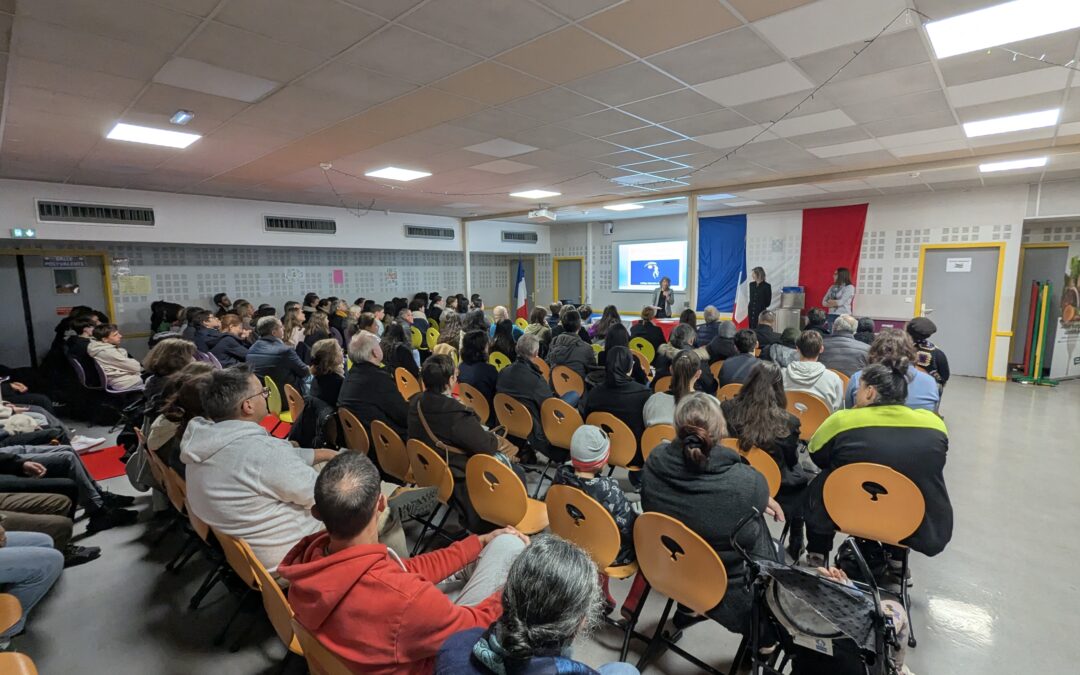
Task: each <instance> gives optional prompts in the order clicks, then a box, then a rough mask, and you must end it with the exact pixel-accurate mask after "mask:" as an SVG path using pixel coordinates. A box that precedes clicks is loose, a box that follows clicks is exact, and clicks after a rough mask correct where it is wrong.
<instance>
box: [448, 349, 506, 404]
mask: <svg viewBox="0 0 1080 675" xmlns="http://www.w3.org/2000/svg"><path fill="white" fill-rule="evenodd" d="M489 349H490V342H489V341H488V336H487V333H486V332H484V331H479V330H473V331H469V332H468V333H465V334H464V335H463V336H462V338H461V365H460V366H459V368H458V380H459V381H460V382H461V383H462V384H467V385H469V386H470V387H475V388H476V390H477V391H479V392H480V393H481V394H483V396H484V398H485V399H486V400H487V401H488V402H490V401H491V400H492V399H493V398H494V397H495V387H496V385H497V383H498V379H499V371H498V369H496V368H495V366H493V365H491V364H490V363H488V353H489V352H488V350H489ZM507 356H508V355H507ZM494 419H495V418H494V414H493V415H492V417H491V419H488V420H483V422H484V423H485V424H489V423H492V422H493V420H494Z"/></svg>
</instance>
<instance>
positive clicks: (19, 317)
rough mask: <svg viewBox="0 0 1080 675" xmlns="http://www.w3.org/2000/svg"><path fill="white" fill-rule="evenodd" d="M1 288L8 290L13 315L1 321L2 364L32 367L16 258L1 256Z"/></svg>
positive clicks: (11, 366) (10, 309) (9, 307)
mask: <svg viewBox="0 0 1080 675" xmlns="http://www.w3.org/2000/svg"><path fill="white" fill-rule="evenodd" d="M0 288H4V289H7V296H8V309H9V311H10V312H11V315H10V316H8V317H6V318H5V320H4V321H0V345H3V347H4V357H3V359H2V362H3V364H4V365H5V366H7V367H8V368H28V367H30V365H32V364H31V361H30V339H29V337H27V331H26V313H25V311H24V310H23V299H22V293H21V290H20V289H21V288H22V284H21V282H20V281H19V268H18V261H17V258H16V256H13V255H0Z"/></svg>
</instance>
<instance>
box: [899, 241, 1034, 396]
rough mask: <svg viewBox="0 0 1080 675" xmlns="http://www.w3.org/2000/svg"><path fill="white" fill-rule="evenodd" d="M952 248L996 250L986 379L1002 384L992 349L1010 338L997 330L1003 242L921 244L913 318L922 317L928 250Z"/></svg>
mask: <svg viewBox="0 0 1080 675" xmlns="http://www.w3.org/2000/svg"><path fill="white" fill-rule="evenodd" d="M952 248H996V249H997V251H998V264H997V278H996V280H995V281H994V314H993V318H992V319H991V321H990V348H989V350H988V352H989V353H988V354H987V357H986V379H987V380H991V381H994V382H1004V381H1005V378H1004V377H1001V376H995V375H994V351H995V350H994V347H995V341H996V339H997V338H1001V337H1003V338H1011V337H1012V331H999V330H998V311H999V310H1000V309H1001V281H1002V278H1003V276H1004V272H1005V242H1003V241H988V242H965V243H962V244H957V243H953V244H922V245H921V246H920V247H919V276H918V280H917V281H916V284H915V310H914V316H921V315H922V291H923V271H924V270H925V269H926V252H927V251H928V250H941V249H952ZM1006 353H1008V350H1006Z"/></svg>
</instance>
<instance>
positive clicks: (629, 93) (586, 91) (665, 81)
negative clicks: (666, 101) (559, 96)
mask: <svg viewBox="0 0 1080 675" xmlns="http://www.w3.org/2000/svg"><path fill="white" fill-rule="evenodd" d="M564 86H565V87H566V88H567V89H571V90H573V91H576V92H578V93H579V94H583V95H585V96H588V97H589V98H593V99H596V100H598V101H603V102H604V103H607V104H608V105H613V106H616V105H624V104H626V103H630V102H631V101H640V100H641V99H645V98H650V97H652V96H658V95H660V94H666V93H668V92H670V91H675V90H676V89H680V88H682V85H681V84H679V83H678V82H676V81H675V80H673V79H671V78H670V77H668V76H667V75H664V74H662V73H660V72H658V71H657V70H656V69H654V68H650V67H649V66H648V65H646V64H644V63H628V64H626V65H623V66H616V67H615V68H611V69H610V70H605V71H603V72H600V73H596V74H593V75H589V76H587V77H583V78H581V79H578V80H574V81H573V82H570V83H568V84H566V85H564Z"/></svg>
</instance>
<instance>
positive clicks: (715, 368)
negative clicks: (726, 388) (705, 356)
mask: <svg viewBox="0 0 1080 675" xmlns="http://www.w3.org/2000/svg"><path fill="white" fill-rule="evenodd" d="M723 367H724V359H720V360H719V361H716V362H715V363H710V364H709V372H710V373H712V376H713V379H714V380H719V379H720V369H721V368H723Z"/></svg>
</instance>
